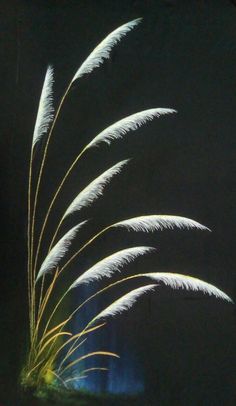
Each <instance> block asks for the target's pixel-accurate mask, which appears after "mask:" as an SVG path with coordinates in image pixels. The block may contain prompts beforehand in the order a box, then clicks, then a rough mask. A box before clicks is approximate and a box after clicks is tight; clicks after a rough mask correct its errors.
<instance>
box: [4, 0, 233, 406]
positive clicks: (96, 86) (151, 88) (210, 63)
mask: <svg viewBox="0 0 236 406" xmlns="http://www.w3.org/2000/svg"><path fill="white" fill-rule="evenodd" d="M0 12H1V34H2V36H3V38H2V44H1V79H2V84H1V95H2V106H1V113H2V115H3V116H2V120H1V125H2V132H1V152H2V157H1V175H2V176H1V194H2V196H1V281H2V282H1V286H2V289H1V357H0V359H1V368H0V378H1V388H0V390H1V394H0V400H1V399H2V401H3V402H6V404H7V401H8V404H9V405H15V404H17V401H16V400H13V399H16V398H15V396H17V395H16V388H17V379H18V378H17V377H18V374H19V369H20V367H21V364H22V361H23V357H24V351H25V342H26V337H27V303H26V213H27V212H26V206H27V187H26V185H27V171H28V161H29V152H30V147H31V140H32V131H33V126H34V120H35V114H36V111H37V104H38V99H39V95H40V89H41V86H42V80H43V75H44V74H45V68H46V66H47V64H48V63H49V62H51V63H53V65H54V66H55V70H56V77H55V79H56V84H55V96H56V100H59V97H60V95H61V94H62V92H63V90H64V89H65V86H66V83H67V82H68V80H70V79H71V77H72V75H73V74H74V72H75V70H76V69H77V67H78V66H79V64H80V63H81V62H82V61H83V60H84V59H85V57H86V56H87V55H88V53H89V52H90V51H91V50H92V49H93V47H94V46H95V45H96V44H97V43H98V42H99V41H100V40H101V39H103V38H104V37H105V35H106V34H107V33H109V32H111V31H112V30H113V29H114V28H116V27H118V26H119V25H121V24H123V23H124V22H127V21H129V20H131V19H134V18H137V17H144V20H143V23H142V24H141V25H140V26H139V27H138V28H137V29H136V30H134V31H133V32H132V33H130V34H129V35H128V36H127V37H126V38H125V39H123V40H122V42H121V43H120V44H119V45H118V46H117V47H115V48H114V50H113V52H112V55H111V58H110V60H109V61H108V62H105V63H104V65H103V66H102V67H101V68H100V69H97V70H95V71H94V72H93V73H92V74H91V75H89V76H88V77H85V78H83V79H82V80H81V81H80V82H79V83H78V84H76V86H74V89H73V91H72V92H71V94H70V96H69V98H68V99H67V102H66V104H65V106H64V109H63V112H62V115H61V119H60V120H59V122H58V125H57V127H56V134H55V135H54V138H53V142H52V144H51V148H50V152H49V161H48V166H47V167H46V172H45V178H44V179H46V181H45V182H44V183H43V185H42V188H43V193H42V198H41V200H40V207H41V209H40V212H39V220H40V218H41V216H42V215H43V214H44V213H45V211H44V209H45V207H46V205H47V203H48V199H49V197H50V193H52V192H53V191H54V190H55V185H56V184H57V183H58V181H59V179H60V178H61V176H62V174H63V168H65V167H67V166H68V164H69V162H70V161H71V159H72V158H73V157H75V156H76V151H78V150H79V149H80V147H81V146H82V145H84V144H85V143H86V142H87V141H88V140H90V139H91V138H92V137H93V136H94V135H96V134H97V133H98V132H99V131H100V130H102V129H103V128H105V127H106V126H107V125H109V124H111V123H112V122H114V121H117V120H118V119H120V118H122V117H123V116H126V115H128V114H131V113H133V112H136V111H139V110H143V109H146V108H150V107H172V108H176V109H177V110H178V114H177V115H175V116H171V117H165V118H161V119H159V120H154V121H153V122H152V123H151V124H149V125H147V126H145V127H142V129H140V130H139V131H137V132H135V133H133V135H131V134H130V135H128V136H127V137H126V139H125V140H123V141H117V142H114V143H113V144H112V146H111V147H110V148H108V147H107V146H105V145H103V146H101V147H100V149H97V150H94V151H93V152H90V153H89V154H87V156H86V157H85V159H83V161H81V164H80V166H78V168H77V169H76V170H75V171H74V172H73V175H72V177H71V179H70V181H69V182H68V183H67V185H66V187H65V189H64V191H63V193H62V195H61V200H60V203H58V204H57V206H56V210H55V212H54V215H53V216H52V218H51V222H50V227H49V230H48V233H49V234H50V230H51V232H52V231H53V225H54V222H55V221H56V219H57V218H58V217H59V214H60V213H62V210H63V207H65V205H66V204H68V203H69V202H70V200H71V199H72V198H73V197H74V195H75V194H76V191H77V190H78V188H79V187H80V186H83V185H86V181H89V180H91V179H92V178H93V177H94V176H96V174H97V173H99V172H102V170H104V169H106V168H108V167H109V166H111V164H112V163H115V162H118V161H119V160H121V159H124V158H127V157H134V159H133V160H132V162H131V163H130V165H129V167H127V168H126V169H125V171H124V173H123V174H122V176H120V177H118V178H117V179H115V180H114V182H113V183H112V185H110V187H109V188H108V190H107V193H106V196H104V199H101V200H100V201H99V202H98V203H96V204H95V205H94V207H93V208H91V209H90V210H87V211H85V212H84V213H83V215H84V217H86V218H87V217H92V218H94V219H95V220H94V223H93V224H94V225H91V226H90V228H89V231H88V232H92V231H93V230H94V229H93V227H95V228H98V227H99V225H102V224H109V223H110V222H111V221H115V220H118V219H124V218H128V217H131V216H135V215H141V214H149V213H150V214H154V213H166V214H179V215H184V216H186V217H190V218H194V219H196V220H198V221H200V222H202V223H203V224H205V225H207V226H208V227H210V228H211V229H212V231H213V232H212V233H202V232H191V233H188V232H175V233H167V232H165V233H163V234H162V235H161V236H160V235H159V234H158V233H155V234H153V235H151V236H150V235H149V236H147V235H145V236H144V235H142V234H131V233H125V231H122V232H118V231H117V232H113V233H110V234H109V235H107V236H104V238H103V239H102V240H100V241H99V243H98V244H97V245H95V246H94V247H93V248H91V251H90V253H89V254H90V256H89V259H88V258H86V257H82V263H83V264H84V265H87V264H88V263H89V264H90V262H91V263H92V262H93V261H94V259H97V258H98V256H100V254H106V253H109V252H112V250H115V249H116V248H120V247H125V245H127V244H129V245H132V244H133V245H134V244H140V243H141V244H151V245H154V246H156V247H157V248H158V253H157V254H156V255H153V256H152V257H151V258H150V259H146V260H142V261H138V263H137V266H133V267H131V268H130V272H134V271H137V270H147V271H156V270H166V271H167V270H168V271H174V272H182V273H188V274H191V275H193V276H199V277H201V278H202V279H204V280H206V281H208V282H212V283H213V284H215V285H216V286H218V287H219V288H221V289H222V290H224V291H225V292H226V293H228V294H229V295H230V296H231V297H232V298H234V299H235V298H236V291H235V280H236V278H235V259H236V258H235V107H236V92H235V68H236V38H235V34H236V8H235V6H234V5H233V3H232V2H230V1H226V0H224V1H223V0H222V1H219V0H218V1H217V0H215V1H193V0H192V1H189V0H188V1H174V0H173V1H171V0H169V1H167V0H166V1H165V0H159V1H152V0H149V1H138V0H137V1H131V0H124V1H103V0H101V1H80V0H77V1H72V0H67V1H63V0H61V1H59V0H57V1H44V2H42V1H20V2H18V3H15V2H13V1H12V2H4V1H1V10H0ZM38 152H39V153H40V150H39V151H38ZM78 218H80V217H79V216H78ZM76 220H78V219H77V218H75V219H74V221H76ZM67 227H68V224H67ZM98 250H99V254H98ZM86 261H87V262H86ZM121 329H122V331H125V334H126V338H125V340H124V338H122V339H120V340H121V341H120V344H119V343H118V344H117V345H118V347H119V346H120V347H121V352H122V348H123V344H122V343H123V341H126V344H127V346H128V349H129V348H133V349H134V353H136V355H137V357H138V359H139V364H140V365H141V366H140V368H141V369H142V373H143V376H144V385H145V388H146V392H147V399H149V400H147V402H151V401H152V402H153V399H155V400H154V404H157V405H161V406H162V405H171V406H172V405H178V406H185V405H186V406H189V405H191V406H193V405H196V406H199V405H201V406H205V405H206V406H210V405H211V406H230V405H234V404H235V400H236V393H235V381H236V374H235V359H236V357H235V337H236V327H235V308H234V306H232V305H229V304H227V303H223V302H221V301H217V300H216V299H214V298H206V297H203V296H202V295H200V294H198V295H190V294H188V295H187V294H186V293H183V292H182V293H181V292H180V293H178V294H176V293H173V292H170V291H169V290H168V289H159V290H158V292H156V293H155V294H152V295H150V297H149V298H148V299H146V300H143V301H141V302H140V304H139V305H137V307H136V308H135V309H134V310H133V311H132V314H130V315H124V317H123V318H122V317H121V318H119V319H118V320H117V322H116V323H115V322H112V323H111V331H113V332H115V334H116V332H117V331H120V330H121ZM122 340H123V341H122ZM118 341H119V338H118ZM108 346H109V337H108V343H107V347H108ZM112 349H115V348H114V346H113V348H112ZM128 352H129V350H128ZM125 354H126V355H125V356H127V352H126V353H125ZM127 362H128V360H127ZM147 404H149V403H147Z"/></svg>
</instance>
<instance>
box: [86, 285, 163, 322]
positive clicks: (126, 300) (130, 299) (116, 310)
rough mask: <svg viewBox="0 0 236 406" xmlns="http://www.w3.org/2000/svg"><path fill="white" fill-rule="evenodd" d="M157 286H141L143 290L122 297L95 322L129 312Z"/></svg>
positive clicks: (138, 289) (95, 318)
mask: <svg viewBox="0 0 236 406" xmlns="http://www.w3.org/2000/svg"><path fill="white" fill-rule="evenodd" d="M156 286H157V285H156V284H152V285H146V286H141V288H137V289H134V290H131V291H130V292H129V293H127V294H126V295H124V296H122V297H120V298H119V299H118V300H115V302H113V303H112V304H111V305H110V306H108V307H106V309H104V310H103V311H102V312H100V313H99V314H98V315H97V316H96V317H94V319H93V321H92V322H94V321H98V320H100V319H104V318H106V317H114V316H116V315H117V314H120V313H123V312H124V311H126V310H129V309H130V308H131V307H132V306H133V305H134V303H136V302H137V300H138V298H139V297H140V296H142V295H143V294H145V293H148V292H150V291H151V290H153V289H154V288H155V287H156Z"/></svg>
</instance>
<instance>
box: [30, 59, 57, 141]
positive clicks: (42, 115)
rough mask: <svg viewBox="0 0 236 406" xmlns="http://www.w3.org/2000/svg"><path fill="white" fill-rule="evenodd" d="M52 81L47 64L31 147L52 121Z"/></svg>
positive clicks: (51, 71) (50, 68)
mask: <svg viewBox="0 0 236 406" xmlns="http://www.w3.org/2000/svg"><path fill="white" fill-rule="evenodd" d="M53 82H54V80H53V68H52V66H48V68H47V72H46V76H45V79H44V83H43V89H42V93H41V97H40V101H39V108H38V113H37V118H36V122H35V127H34V134H33V143H32V148H34V146H35V144H36V143H37V142H39V141H40V139H41V138H42V136H43V134H45V133H46V132H47V131H48V128H49V126H50V123H51V122H52V120H53V117H54V114H53V113H54V108H53V91H52V86H53Z"/></svg>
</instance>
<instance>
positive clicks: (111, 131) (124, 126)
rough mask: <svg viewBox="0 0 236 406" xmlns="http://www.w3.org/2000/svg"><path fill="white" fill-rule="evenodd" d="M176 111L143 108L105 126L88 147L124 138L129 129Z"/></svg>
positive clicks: (134, 128) (135, 128) (131, 129)
mask: <svg viewBox="0 0 236 406" xmlns="http://www.w3.org/2000/svg"><path fill="white" fill-rule="evenodd" d="M171 113H176V110H173V109H168V108H153V109H148V110H143V111H140V112H138V113H135V114H131V115H130V116H128V117H125V118H123V119H122V120H119V121H117V122H116V123H114V124H112V125H110V126H109V127H107V128H105V130H103V131H102V132H101V133H99V134H98V135H97V136H96V137H95V138H94V139H93V140H92V141H91V142H90V143H89V144H88V145H87V147H86V148H90V147H94V146H98V145H99V143H100V142H106V143H107V144H108V145H110V143H111V141H112V140H115V139H118V138H123V136H124V135H125V134H126V133H128V132H129V131H134V130H137V129H138V128H139V127H141V126H142V125H143V124H145V123H146V122H147V121H151V120H153V119H154V118H155V117H160V116H162V115H165V114H171Z"/></svg>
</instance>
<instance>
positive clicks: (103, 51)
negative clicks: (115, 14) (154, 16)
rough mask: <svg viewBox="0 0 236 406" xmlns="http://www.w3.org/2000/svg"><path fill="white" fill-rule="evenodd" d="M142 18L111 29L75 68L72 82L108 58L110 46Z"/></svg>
mask: <svg viewBox="0 0 236 406" xmlns="http://www.w3.org/2000/svg"><path fill="white" fill-rule="evenodd" d="M141 20H142V19H141V18H137V19H136V20H133V21H130V22H128V23H126V24H123V25H122V26H121V27H119V28H117V29H116V30H114V31H112V32H111V33H110V34H109V35H108V36H107V37H106V38H105V39H104V40H103V41H102V42H100V44H99V45H98V46H97V47H96V48H95V49H94V50H93V51H92V52H91V54H90V55H89V56H88V58H87V59H86V60H85V61H84V63H83V64H82V65H81V67H80V68H79V69H78V70H77V72H76V74H75V76H74V77H73V79H72V83H73V82H74V81H75V80H76V79H78V78H81V77H82V76H83V75H85V74H86V73H90V72H92V71H93V70H94V69H95V68H98V67H99V66H100V65H101V64H102V63H103V62H104V60H105V59H109V57H110V53H111V50H112V48H113V47H114V46H115V45H116V44H117V43H118V42H119V41H120V40H121V38H122V37H124V36H125V35H126V34H127V33H128V32H129V31H131V30H132V29H133V28H134V27H135V26H136V25H138V24H139V23H140V21H141Z"/></svg>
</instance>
